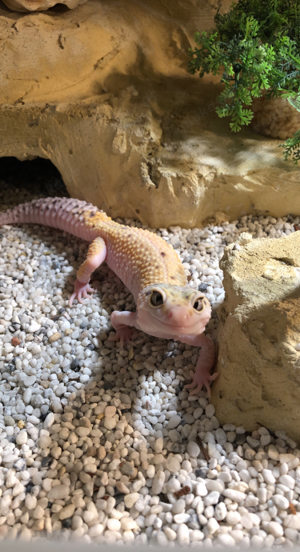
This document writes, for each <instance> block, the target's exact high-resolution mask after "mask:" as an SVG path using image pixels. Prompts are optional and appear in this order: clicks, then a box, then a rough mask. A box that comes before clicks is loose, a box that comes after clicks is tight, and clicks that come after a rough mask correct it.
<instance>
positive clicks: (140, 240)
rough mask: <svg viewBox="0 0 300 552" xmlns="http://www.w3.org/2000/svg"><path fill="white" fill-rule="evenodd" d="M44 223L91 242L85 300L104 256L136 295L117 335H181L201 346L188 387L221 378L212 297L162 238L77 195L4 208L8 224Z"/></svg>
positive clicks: (78, 288)
mask: <svg viewBox="0 0 300 552" xmlns="http://www.w3.org/2000/svg"><path fill="white" fill-rule="evenodd" d="M20 223H29V224H30V223H31V224H43V225H47V226H51V227H54V228H58V229H60V230H64V231H66V232H69V233H70V234H73V235H74V236H77V237H80V238H82V239H84V240H87V241H89V242H91V243H90V246H89V249H88V253H87V257H86V260H85V261H84V262H83V264H82V265H81V266H80V268H79V270H78V272H77V278H76V281H75V283H74V293H73V294H72V296H71V298H70V302H69V303H70V306H71V305H72V303H73V300H74V299H75V298H77V299H78V301H79V302H82V298H86V297H88V293H89V292H93V289H92V288H91V287H90V285H89V280H90V277H91V274H92V273H93V272H94V270H96V268H98V266H100V265H101V264H102V263H103V262H104V261H106V262H107V264H108V266H109V267H110V268H111V269H112V270H113V271H114V272H115V274H116V275H117V276H118V277H119V278H120V279H121V280H122V282H123V283H124V284H125V285H126V287H128V289H129V290H130V291H131V293H132V294H133V296H134V299H135V302H136V307H137V308H136V312H128V311H125V312H124V311H122V312H118V311H114V312H113V313H112V315H111V322H112V325H113V327H114V329H115V330H116V336H115V338H116V339H121V340H124V339H129V338H130V335H131V332H132V328H133V327H134V328H137V329H139V330H142V331H145V332H146V333H148V334H150V335H153V336H155V337H160V338H164V339H175V340H179V341H181V342H183V343H187V344H189V345H195V346H198V347H201V353H200V356H199V359H198V362H197V366H196V369H195V373H193V375H192V378H193V381H192V383H191V384H189V385H187V386H186V387H189V388H192V389H193V391H192V393H197V392H198V391H199V390H200V389H201V388H202V387H203V385H205V387H206V388H207V390H208V393H209V394H210V387H209V383H210V381H212V380H213V379H215V377H216V374H213V375H211V374H210V370H211V368H212V366H213V363H214V345H213V342H212V341H211V340H210V339H209V338H208V337H206V336H205V335H204V334H203V332H204V330H205V326H206V324H207V322H208V321H209V319H210V316H211V307H210V304H209V301H208V300H207V299H206V297H205V296H204V295H203V293H200V292H199V291H197V290H195V289H193V288H191V287H189V286H188V285H187V280H186V276H185V272H184V268H183V266H182V264H181V261H180V259H179V257H178V255H177V253H176V252H175V251H174V249H173V248H172V247H171V246H170V245H169V244H167V243H166V242H165V240H163V239H162V238H160V237H159V236H157V235H156V234H154V233H153V232H149V231H148V230H143V229H140V228H134V227H129V226H126V225H123V224H118V223H116V222H114V221H113V220H112V219H111V218H110V217H109V216H107V215H106V214H105V213H104V212H103V211H100V210H98V209H97V207H94V206H93V205H91V204H88V203H86V202H85V201H80V200H77V199H73V198H46V199H38V200H35V201H32V202H30V203H25V204H22V205H18V206H17V207H14V208H12V209H9V210H8V211H4V212H2V213H0V225H3V224H20Z"/></svg>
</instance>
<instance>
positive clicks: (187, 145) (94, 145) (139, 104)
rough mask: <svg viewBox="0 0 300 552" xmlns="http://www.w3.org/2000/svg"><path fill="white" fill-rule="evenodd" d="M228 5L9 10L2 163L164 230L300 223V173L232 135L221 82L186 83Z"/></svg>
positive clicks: (114, 1) (1, 97)
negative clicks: (195, 44) (249, 220)
mask: <svg viewBox="0 0 300 552" xmlns="http://www.w3.org/2000/svg"><path fill="white" fill-rule="evenodd" d="M220 2H221V0H220V1H219V0H209V1H207V0H199V1H198V2H197V3H196V5H195V2H194V1H193V0H184V1H183V0H175V1H173V0H153V1H152V2H151V5H148V4H147V2H144V0H132V1H130V0H123V1H122V2H120V1H119V0H101V1H100V0H89V1H88V2H87V3H86V4H84V5H82V6H79V7H77V8H76V9H75V10H72V11H69V10H67V9H66V8H65V7H60V6H56V7H54V8H52V9H51V10H49V11H47V12H43V13H42V12H41V13H37V12H36V13H29V14H20V13H13V12H11V11H10V10H8V8H6V7H5V6H4V4H2V5H1V7H0V32H1V38H2V50H1V65H0V78H1V87H0V157H3V156H15V157H17V158H18V159H21V160H22V159H31V158H34V157H44V158H47V159H50V160H51V161H52V162H53V163H54V165H55V166H56V167H57V168H58V170H59V171H60V173H61V175H62V177H63V179H64V181H65V184H66V186H67V188H68V191H69V193H70V194H71V195H72V196H76V197H78V198H80V199H86V200H88V201H91V202H93V203H94V204H96V205H98V206H99V207H100V208H103V209H105V210H107V211H108V212H109V213H110V214H111V215H112V216H114V217H116V216H129V217H133V218H137V219H140V220H141V221H142V222H143V223H148V224H150V225H152V226H155V227H161V226H168V225H172V224H181V225H183V226H194V225H199V224H200V223H201V222H202V221H203V220H204V219H206V218H208V217H213V216H214V215H215V214H216V213H217V212H219V211H221V212H224V213H225V215H226V216H227V217H228V218H229V219H233V218H236V217H238V216H240V215H241V214H244V213H249V212H257V211H258V212H266V211H267V212H269V213H271V214H273V215H284V214H287V213H288V212H291V213H292V212H294V213H298V212H300V194H299V193H298V188H299V169H297V167H295V166H293V165H292V164H291V163H285V162H284V161H283V157H282V150H280V149H279V148H278V142H277V141H276V140H270V139H268V138H264V137H261V136H259V135H257V134H255V133H254V132H253V131H252V130H251V129H244V130H243V131H242V132H241V133H239V134H237V135H234V134H233V133H231V132H230V131H229V129H228V121H226V120H221V119H219V118H218V117H217V115H215V113H214V109H215V99H216V97H217V95H218V93H219V92H220V88H219V85H216V84H214V83H215V82H217V81H218V80H219V79H217V78H210V77H209V78H206V79H203V80H200V79H199V78H198V76H191V75H189V74H188V73H187V70H186V67H187V50H188V48H189V46H190V44H191V43H192V36H193V33H194V31H195V30H197V29H199V30H201V29H209V28H211V27H212V25H213V17H214V14H215V12H216V9H217V8H218V5H219V3H220ZM229 5H230V0H226V1H225V2H222V9H224V10H225V9H226V8H228V6H229Z"/></svg>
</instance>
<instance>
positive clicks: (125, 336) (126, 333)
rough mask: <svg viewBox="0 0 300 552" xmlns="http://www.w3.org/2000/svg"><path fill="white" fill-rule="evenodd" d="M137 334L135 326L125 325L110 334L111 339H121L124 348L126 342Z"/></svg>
mask: <svg viewBox="0 0 300 552" xmlns="http://www.w3.org/2000/svg"><path fill="white" fill-rule="evenodd" d="M135 335H136V331H135V330H134V329H133V328H130V327H129V326H125V327H124V328H119V329H118V330H116V333H115V335H112V336H109V341H120V343H121V347H122V348H123V345H124V342H126V341H130V340H131V339H132V337H134V336H135Z"/></svg>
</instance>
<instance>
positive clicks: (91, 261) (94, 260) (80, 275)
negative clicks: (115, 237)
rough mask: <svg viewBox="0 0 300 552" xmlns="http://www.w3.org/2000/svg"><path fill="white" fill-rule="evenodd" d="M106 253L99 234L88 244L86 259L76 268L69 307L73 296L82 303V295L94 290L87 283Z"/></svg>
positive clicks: (85, 296)
mask: <svg viewBox="0 0 300 552" xmlns="http://www.w3.org/2000/svg"><path fill="white" fill-rule="evenodd" d="M106 253H107V250H106V244H105V241H104V240H103V239H102V238H100V236H99V237H98V238H96V239H95V240H94V241H93V242H92V243H91V245H90V246H89V248H88V253H87V257H86V260H85V261H84V262H83V263H82V265H81V266H80V267H79V269H78V272H77V275H76V280H75V282H74V293H73V294H72V295H71V297H70V299H69V305H70V307H71V306H72V303H73V301H74V299H75V298H76V299H77V300H78V302H79V303H82V302H83V301H82V297H84V298H87V297H88V292H89V293H93V292H94V290H93V288H92V287H91V286H90V285H89V281H90V277H91V275H92V273H93V272H94V270H96V268H98V266H100V265H101V264H102V263H103V261H105V258H106Z"/></svg>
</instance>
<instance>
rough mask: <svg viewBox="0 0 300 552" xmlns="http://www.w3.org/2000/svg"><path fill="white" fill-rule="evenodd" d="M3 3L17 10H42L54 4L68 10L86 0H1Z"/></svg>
mask: <svg viewBox="0 0 300 552" xmlns="http://www.w3.org/2000/svg"><path fill="white" fill-rule="evenodd" d="M3 2H4V4H6V6H7V7H8V8H10V9H11V10H14V11H17V12H32V11H44V10H48V9H49V8H52V7H53V6H55V5H56V4H58V3H59V4H64V5H65V6H67V7H68V8H69V9H70V10H73V9H74V8H76V7H77V6H81V4H84V3H85V2H87V0H59V2H58V0H3Z"/></svg>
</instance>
